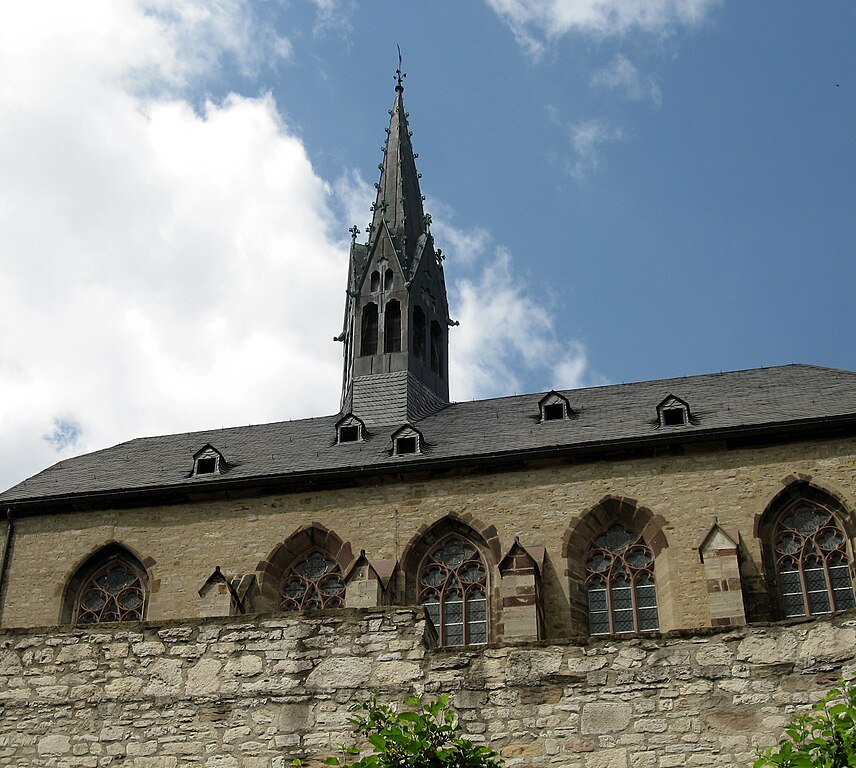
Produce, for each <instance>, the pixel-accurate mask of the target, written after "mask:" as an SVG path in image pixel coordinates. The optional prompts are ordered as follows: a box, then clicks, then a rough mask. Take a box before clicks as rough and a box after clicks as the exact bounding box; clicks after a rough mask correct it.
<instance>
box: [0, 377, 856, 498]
mask: <svg viewBox="0 0 856 768" xmlns="http://www.w3.org/2000/svg"><path fill="white" fill-rule="evenodd" d="M561 394H563V395H564V396H565V397H566V398H567V399H568V402H569V404H570V407H571V409H572V411H573V417H572V418H570V419H566V420H556V421H546V422H543V423H540V420H539V406H538V403H539V401H540V400H542V399H543V397H544V393H543V392H539V393H535V394H528V395H516V396H513V397H502V398H496V399H491V400H477V401H473V402H464V403H452V404H450V405H448V406H446V407H445V408H443V409H442V410H441V411H439V412H437V413H435V414H433V415H431V416H427V417H426V418H424V419H421V420H419V421H418V422H414V426H416V427H417V428H418V429H419V431H420V432H421V433H422V435H423V436H424V440H425V447H424V450H423V453H422V454H417V455H409V456H394V455H392V454H391V447H392V446H391V435H392V434H393V433H394V432H395V431H396V429H398V428H399V427H400V426H401V425H394V426H391V427H390V428H388V429H386V428H384V429H377V428H376V429H375V430H374V433H373V434H372V435H371V436H370V437H369V439H367V440H365V441H364V442H355V443H343V444H340V445H337V444H336V443H335V437H336V431H335V425H336V423H337V422H338V421H339V420H340V419H341V414H335V415H332V416H324V417H320V418H313V419H303V420H298V421H286V422H277V423H273V424H261V425H256V426H246V427H234V428H228V429H216V430H209V431H205V432H190V433H184V434H177V435H163V436H159V437H146V438H139V439H136V440H131V441H129V442H126V443H121V444H119V445H116V446H114V447H112V448H107V449H104V450H101V451H96V452H94V453H90V454H86V455H84V456H77V457H75V458H71V459H66V460H65V461H61V462H59V463H58V464H55V465H54V466H52V467H49V468H48V469H46V470H44V471H43V472H40V473H39V474H37V475H35V476H33V477H31V478H29V479H28V480H25V481H23V482H22V483H20V484H18V485H16V486H15V487H13V488H11V489H9V490H8V491H6V492H5V493H2V494H0V504H5V505H6V506H17V505H20V504H25V505H26V504H27V503H28V502H29V503H34V502H47V501H58V500H60V499H75V498H77V499H81V498H91V497H92V496H108V497H115V496H117V495H118V496H126V495H134V494H136V493H139V492H153V491H159V492H169V491H171V490H172V491H183V492H186V491H191V492H192V491H194V490H200V491H201V490H203V489H202V487H201V486H205V487H206V490H208V489H212V488H214V487H217V486H222V487H229V486H232V485H233V484H235V483H238V484H244V483H247V484H264V483H269V482H272V481H277V482H283V483H287V482H290V481H298V480H300V479H301V478H303V479H304V480H305V479H306V478H310V477H313V478H320V477H322V476H325V475H327V476H334V477H341V478H345V479H354V478H356V477H360V476H365V475H371V474H375V473H378V472H399V471H406V470H407V469H427V468H430V467H436V466H443V465H450V466H454V465H476V464H479V463H482V462H488V461H508V460H514V459H516V458H525V457H527V456H551V455H563V454H579V455H585V456H586V457H592V456H595V457H596V456H597V455H599V454H602V453H603V452H609V451H613V452H614V451H615V450H617V449H620V448H622V447H624V448H629V447H631V446H645V445H656V444H664V443H665V444H668V443H672V442H683V441H686V440H695V439H713V438H716V437H717V436H723V437H725V436H732V435H740V434H746V433H761V434H765V433H778V432H780V431H782V430H784V431H787V432H789V433H791V432H797V431H799V430H807V429H822V428H825V425H829V426H834V425H838V426H839V428H840V425H842V424H843V425H847V426H849V427H850V428H853V427H854V426H856V373H853V372H850V371H842V370H836V369H832V368H821V367H817V366H810V365H787V366H780V367H773V368H758V369H752V370H747V371H737V372H733V373H716V374H709V375H704V376H692V377H685V378H677V379H663V380H658V381H646V382H639V383H632V384H617V385H610V386H602V387H591V388H585V389H574V390H561ZM669 395H674V396H675V397H678V398H680V399H682V400H684V401H685V402H687V403H688V404H689V407H690V411H691V415H692V423H690V424H687V425H683V426H673V427H663V426H660V424H659V422H658V420H657V412H656V408H657V405H658V404H659V403H661V402H662V401H663V400H664V399H665V398H666V397H667V396H669ZM357 415H359V414H357ZM206 444H210V445H212V446H213V447H214V448H216V449H217V450H218V451H220V453H221V454H222V455H223V457H224V459H225V461H226V462H227V465H228V469H227V471H226V472H224V473H223V474H219V475H202V476H196V477H194V476H192V469H193V456H194V454H196V453H197V452H198V451H199V450H200V448H202V447H204V446H205V445H206Z"/></svg>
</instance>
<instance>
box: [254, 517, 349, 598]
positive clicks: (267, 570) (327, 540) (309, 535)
mask: <svg viewBox="0 0 856 768" xmlns="http://www.w3.org/2000/svg"><path fill="white" fill-rule="evenodd" d="M313 549H318V550H321V551H322V552H324V553H325V554H326V555H329V556H330V557H331V558H333V560H335V561H336V563H337V564H338V566H339V570H340V571H341V572H342V573H346V572H347V570H348V568H349V567H350V566H351V564H352V563H353V562H354V560H355V559H356V558H355V556H354V553H353V550H352V549H351V542H349V541H342V539H341V538H339V536H338V535H337V534H336V533H335V532H334V531H331V530H330V529H329V528H327V527H326V526H324V525H321V523H311V524H310V525H304V526H303V527H302V528H298V529H297V530H296V531H295V532H294V533H292V534H291V535H290V536H289V537H288V538H287V539H285V541H282V542H280V543H279V544H277V545H276V547H274V548H273V550H272V551H271V553H270V554H269V555H268V556H267V558H266V559H264V560H262V561H261V562H260V563H259V564H258V565H257V566H256V573H257V574H258V582H259V597H260V602H261V605H262V607H263V610H268V611H275V610H277V608H278V606H279V589H280V582H281V581H282V579H283V574H285V572H286V570H287V569H288V567H289V566H290V565H291V564H292V563H293V562H294V561H295V560H296V559H297V558H298V557H300V556H301V555H304V554H308V553H309V552H310V551H312V550H313Z"/></svg>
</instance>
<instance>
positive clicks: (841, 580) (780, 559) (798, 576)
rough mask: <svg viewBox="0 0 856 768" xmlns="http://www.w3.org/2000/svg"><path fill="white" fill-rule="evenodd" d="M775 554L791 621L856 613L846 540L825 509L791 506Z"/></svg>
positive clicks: (777, 531)
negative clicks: (847, 612)
mask: <svg viewBox="0 0 856 768" xmlns="http://www.w3.org/2000/svg"><path fill="white" fill-rule="evenodd" d="M773 552H774V557H775V568H776V577H777V580H778V584H779V594H780V596H781V605H782V613H783V614H784V616H785V617H786V618H791V617H794V616H812V615H814V614H818V613H831V612H832V611H843V610H846V609H848V608H853V607H856V602H854V599H853V580H852V578H851V576H850V563H849V560H848V557H847V543H846V537H845V535H844V531H843V530H842V529H841V527H840V525H839V524H838V521H837V520H836V519H835V516H834V515H833V514H832V512H830V511H829V510H828V509H826V508H825V507H823V506H822V505H820V504H816V503H813V502H809V501H803V500H801V501H798V502H796V503H795V504H793V505H791V506H790V507H789V508H788V509H787V510H786V511H785V512H784V513H783V514H782V515H781V517H779V519H778V520H777V521H776V524H775V527H774V529H773Z"/></svg>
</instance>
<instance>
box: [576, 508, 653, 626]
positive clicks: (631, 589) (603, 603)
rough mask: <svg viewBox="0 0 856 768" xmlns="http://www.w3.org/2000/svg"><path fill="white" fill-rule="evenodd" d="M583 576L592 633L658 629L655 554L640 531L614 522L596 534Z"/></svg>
mask: <svg viewBox="0 0 856 768" xmlns="http://www.w3.org/2000/svg"><path fill="white" fill-rule="evenodd" d="M586 577H587V578H586V590H587V595H588V616H589V632H590V633H591V634H592V635H617V634H623V633H627V632H643V631H649V630H656V629H659V627H660V621H659V617H658V613H657V588H656V585H655V582H654V553H653V552H652V550H651V548H650V547H649V546H648V545H647V544H646V543H645V541H644V539H643V538H642V536H641V535H640V534H638V533H636V532H635V531H631V530H629V529H627V528H625V527H624V526H623V525H620V524H618V523H616V524H614V525H612V526H610V528H608V529H607V530H606V531H604V532H603V533H601V534H600V535H599V536H597V537H596V538H595V539H594V541H593V542H592V544H591V547H590V548H589V554H588V557H587V558H586Z"/></svg>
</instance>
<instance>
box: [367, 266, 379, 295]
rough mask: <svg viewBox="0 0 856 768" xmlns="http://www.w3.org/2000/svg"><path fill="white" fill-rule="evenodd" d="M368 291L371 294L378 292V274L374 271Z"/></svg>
mask: <svg viewBox="0 0 856 768" xmlns="http://www.w3.org/2000/svg"><path fill="white" fill-rule="evenodd" d="M369 290H370V291H371V292H372V293H377V292H378V291H379V290H380V272H378V271H377V270H375V271H374V272H372V276H371V278H370V280H369Z"/></svg>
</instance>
